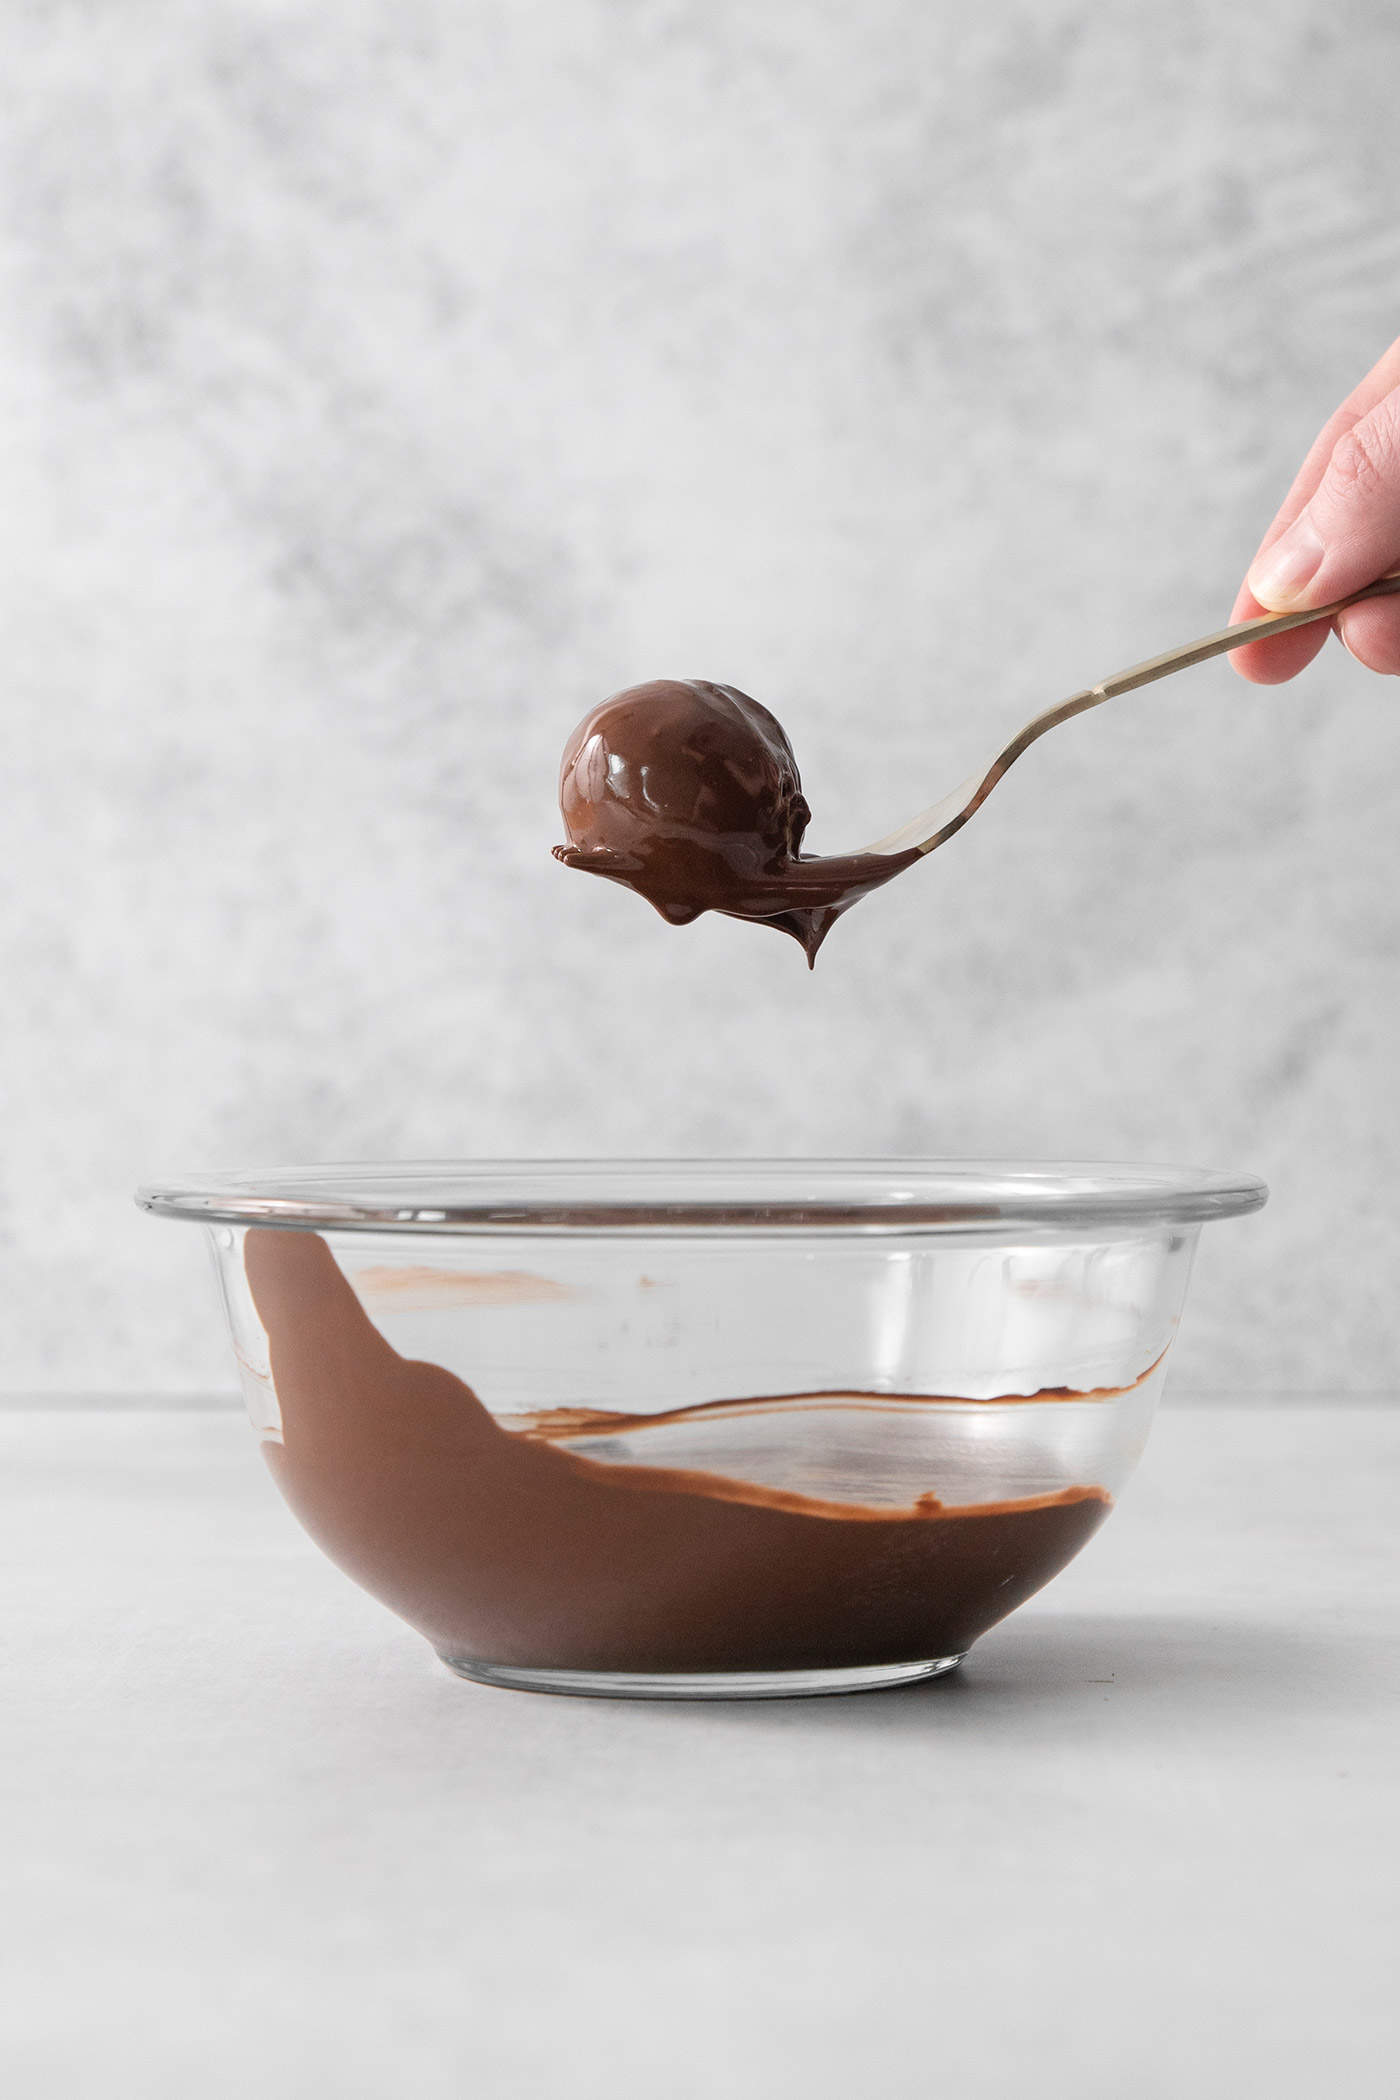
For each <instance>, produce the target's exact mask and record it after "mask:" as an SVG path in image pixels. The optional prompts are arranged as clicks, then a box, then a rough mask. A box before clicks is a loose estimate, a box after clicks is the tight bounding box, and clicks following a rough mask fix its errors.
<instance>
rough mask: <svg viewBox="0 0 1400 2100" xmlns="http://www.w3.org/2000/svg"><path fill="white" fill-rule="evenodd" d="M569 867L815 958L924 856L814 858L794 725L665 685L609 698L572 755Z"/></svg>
mask: <svg viewBox="0 0 1400 2100" xmlns="http://www.w3.org/2000/svg"><path fill="white" fill-rule="evenodd" d="M559 807H560V812H561V814H562V816H563V819H564V828H565V830H566V832H567V833H568V839H569V843H568V844H567V845H566V846H556V847H555V849H554V852H555V856H556V858H557V859H559V860H561V861H563V862H564V864H565V866H566V867H570V868H581V869H583V870H584V871H585V873H587V874H592V875H605V876H607V877H608V879H609V880H610V881H612V882H620V883H624V884H625V885H626V886H627V887H628V888H629V889H634V890H636V891H637V893H638V894H639V895H640V896H643V897H645V898H646V899H647V902H648V903H649V904H652V905H654V906H655V908H656V910H657V911H659V912H660V914H661V916H662V917H663V918H664V919H669V920H670V921H671V923H672V924H673V925H677V926H682V925H685V924H686V923H687V921H689V920H691V919H695V918H698V917H699V915H700V913H701V912H703V911H718V912H724V913H725V914H726V915H727V916H728V917H730V918H735V919H756V920H759V921H761V922H763V923H766V924H767V925H770V926H774V927H777V928H778V930H779V931H780V932H783V933H790V934H791V935H792V936H793V938H794V939H795V940H797V941H800V942H801V944H802V946H803V948H804V949H805V950H806V953H807V960H808V962H809V963H813V962H815V960H816V955H817V950H818V948H820V946H821V944H822V942H823V941H824V940H825V938H826V936H827V934H828V933H829V932H830V930H831V928H832V926H833V925H834V924H835V923H836V920H837V919H838V918H839V917H840V915H841V913H842V912H844V911H848V910H849V909H850V907H851V905H853V904H855V903H858V902H859V900H860V899H861V898H862V897H865V896H868V895H869V893H870V891H871V890H873V889H878V888H879V887H880V885H881V884H882V883H885V882H888V881H889V880H890V878H891V877H892V876H894V875H898V874H899V873H900V871H901V870H902V869H904V868H907V867H909V866H910V865H911V864H912V863H913V862H914V861H916V860H917V859H918V858H919V855H918V853H917V851H916V850H914V849H910V850H909V851H907V852H904V853H848V854H829V855H825V856H820V855H813V854H806V855H804V854H803V852H802V850H801V849H802V839H803V834H804V833H805V831H806V829H807V823H808V820H809V818H810V816H811V811H810V809H809V808H808V806H807V802H806V798H805V797H804V795H803V793H802V782H801V778H800V776H799V774H798V771H797V760H796V759H795V758H794V756H793V752H792V746H791V744H790V743H789V742H788V740H787V736H786V733H785V732H784V730H783V727H782V724H781V723H780V722H779V721H778V720H777V719H776V717H775V716H773V715H771V714H770V713H769V712H768V709H767V708H766V707H761V706H760V705H759V703H758V701H757V700H751V699H750V698H749V696H748V694H747V693H741V692H739V691H738V689H737V688H736V687H734V686H730V685H711V684H709V683H707V682H706V681H705V680H704V679H677V678H658V679H653V680H652V681H651V682H650V683H649V684H647V685H636V686H630V687H629V688H628V689H627V690H626V691H625V692H621V693H615V694H614V695H613V697H612V698H611V699H610V700H604V701H603V702H602V704H601V705H600V706H598V707H595V708H594V709H593V711H592V713H591V714H588V715H586V716H585V717H584V719H583V721H582V722H581V723H580V724H579V726H578V728H577V729H576V730H575V731H574V733H573V735H572V736H571V737H570V738H569V741H568V743H567V744H566V746H565V748H564V758H563V763H562V765H561V768H560V775H559Z"/></svg>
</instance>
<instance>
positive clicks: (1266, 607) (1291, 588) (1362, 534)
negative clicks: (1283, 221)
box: [1230, 341, 1400, 685]
mask: <svg viewBox="0 0 1400 2100" xmlns="http://www.w3.org/2000/svg"><path fill="white" fill-rule="evenodd" d="M1394 569H1400V341H1396V342H1394V343H1392V344H1391V346H1390V348H1389V349H1388V350H1387V351H1386V353H1385V356H1384V357H1383V358H1382V359H1381V361H1380V363H1379V364H1378V365H1376V366H1375V368H1374V369H1373V370H1372V371H1370V372H1368V373H1367V375H1366V377H1365V378H1364V379H1363V380H1362V382H1361V384H1360V386H1359V387H1357V389H1356V391H1355V393H1353V394H1351V395H1349V396H1348V398H1347V399H1346V400H1345V401H1344V402H1343V403H1342V405H1341V407H1340V408H1339V409H1338V410H1337V413H1336V414H1335V415H1334V416H1333V417H1332V419H1331V421H1330V422H1328V423H1327V424H1326V425H1325V426H1324V427H1323V430H1322V432H1321V434H1320V435H1319V437H1318V439H1317V442H1316V443H1315V444H1314V446H1313V448H1312V450H1311V451H1310V452H1309V454H1308V456H1307V458H1306V459H1305V460H1304V461H1303V465H1302V468H1301V470H1300V472H1299V474H1298V478H1297V480H1296V481H1295V482H1294V484H1293V486H1292V488H1291V489H1290V490H1289V491H1288V496H1287V498H1286V500H1285V502H1284V505H1283V508H1282V509H1281V510H1280V512H1279V514H1278V516H1277V517H1276V518H1275V519H1274V522H1273V524H1272V525H1271V526H1270V527H1269V529H1268V531H1267V532H1266V533H1265V535H1264V540H1263V544H1262V546H1261V547H1260V549H1259V552H1258V553H1257V554H1256V555H1255V557H1254V560H1253V562H1252V563H1251V565H1250V570H1249V574H1248V576H1247V577H1246V579H1245V581H1244V583H1243V585H1242V586H1241V588H1240V594H1239V596H1238V598H1237V599H1236V600H1235V609H1234V611H1233V613H1231V615H1230V618H1231V620H1232V621H1235V620H1252V619H1253V618H1254V617H1255V616H1256V614H1258V613H1261V612H1294V611H1297V612H1302V611H1303V610H1304V609H1305V608H1306V607H1308V606H1310V605H1326V604H1328V603H1329V602H1330V601H1331V600H1332V599H1334V598H1345V597H1346V595H1347V593H1348V592H1349V591H1359V590H1360V589H1361V588H1362V587H1363V586H1364V585H1365V584H1368V583H1374V582H1375V580H1376V578H1377V577H1378V576H1386V575H1388V574H1389V573H1390V572H1391V571H1392V570H1394ZM1330 624H1331V625H1332V626H1334V627H1335V628H1336V630H1337V632H1338V633H1339V634H1340V636H1341V638H1342V640H1343V641H1344V642H1345V643H1346V646H1347V648H1348V649H1350V651H1351V653H1352V655H1353V656H1354V657H1355V658H1356V659H1357V661H1358V662H1359V663H1363V664H1365V665H1366V666H1367V668H1368V669H1369V670H1372V671H1386V672H1389V673H1391V674H1392V675H1393V676H1394V675H1400V598H1373V599H1371V600H1369V601H1368V602H1367V603H1366V604H1365V605H1353V606H1351V607H1350V608H1349V609H1348V610H1347V611H1346V612H1344V613H1340V614H1339V615H1338V616H1337V618H1336V620H1335V621H1333V622H1331V623H1330ZM1328 626H1329V623H1328V622H1327V621H1325V620H1319V621H1317V622H1315V624H1314V625H1312V626H1311V627H1295V628H1293V629H1292V630H1291V631H1290V632H1289V633H1288V634H1277V635H1273V636H1271V637H1270V639H1269V640H1268V641H1267V642H1249V643H1246V645H1245V646H1244V648H1242V649H1235V650H1233V651H1232V652H1231V656H1230V661H1231V663H1232V664H1233V665H1234V667H1235V669H1236V670H1237V671H1238V672H1239V673H1240V675H1241V677H1244V678H1248V679H1249V680H1250V682H1251V683H1252V684H1254V685H1281V684H1282V683H1283V681H1284V680H1285V679H1286V678H1292V677H1294V676H1296V674H1297V673H1298V672H1299V671H1301V670H1302V669H1303V668H1304V667H1305V665H1307V664H1310V663H1311V662H1312V660H1313V658H1314V657H1315V656H1316V655H1317V652H1318V650H1319V649H1320V648H1321V647H1322V645H1323V643H1324V642H1325V641H1326V639H1327V634H1328Z"/></svg>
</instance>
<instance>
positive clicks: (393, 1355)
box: [244, 1227, 1110, 1674]
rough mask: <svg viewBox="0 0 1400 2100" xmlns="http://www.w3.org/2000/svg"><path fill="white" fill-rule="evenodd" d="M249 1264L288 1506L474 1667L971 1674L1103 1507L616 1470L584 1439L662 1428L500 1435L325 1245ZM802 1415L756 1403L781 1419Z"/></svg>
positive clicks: (463, 1388) (258, 1238)
mask: <svg viewBox="0 0 1400 2100" xmlns="http://www.w3.org/2000/svg"><path fill="white" fill-rule="evenodd" d="M244 1262H245V1267H246V1273H247V1278H248V1283H249V1286H250V1289H251V1292H252V1297H253V1301H254V1304H255V1306H256V1310H257V1314H258V1317H259V1319H260V1321H261V1323H262V1325H263V1327H264V1328H265V1330H266V1333H267V1336H268V1341H269V1348H270V1362H271V1370H272V1380H273V1384H274V1387H275V1389H276V1394H277V1400H278V1405H279V1408H280V1412H281V1417H282V1441H281V1443H276V1442H269V1443H268V1444H266V1445H265V1449H266V1451H267V1456H268V1462H269V1464H270V1465H271V1467H272V1470H273V1472H274V1474H275V1475H276V1478H277V1481H278V1484H279V1486H280V1487H281V1489H282V1492H283V1494H284V1495H285V1497H286V1499H287V1501H288V1502H289V1503H290V1504H291V1506H292V1508H293V1509H294V1510H295V1511H296V1513H297V1515H298V1516H299V1517H300V1519H301V1521H302V1523H303V1524H304V1525H305V1527H306V1529H307V1530H308V1531H309V1532H310V1533H311V1535H312V1537H313V1538H314V1539H315V1540H316V1541H317V1542H318V1544H319V1545H320V1546H321V1547H322V1548H323V1549H324V1550H325V1552H326V1553H328V1554H329V1555H330V1557H331V1558H332V1559H333V1560H334V1561H336V1562H337V1563H338V1564H339V1565H340V1566H341V1567H342V1568H344V1569H345V1570H346V1572H347V1573H348V1574H350V1575H352V1576H353V1577H354V1578H355V1580H356V1581H358V1582H360V1583H361V1584H362V1585H363V1586H364V1587H365V1588H366V1589H367V1590H369V1591H371V1592H372V1593H373V1595H375V1596H376V1597H378V1598H380V1599H381V1600H382V1601H383V1602H384V1603H385V1604H387V1605H389V1606H390V1607H391V1608H392V1609H393V1610H394V1611H396V1612H398V1613H399V1614H400V1615H401V1616H402V1617H403V1618H405V1619H407V1620H408V1621H409V1623H410V1624H411V1625H413V1626H415V1627H417V1628H418V1630H419V1631H420V1632H422V1633H424V1634H426V1636H427V1637H428V1639H429V1640H430V1641H431V1642H432V1643H433V1645H434V1646H435V1647H436V1648H437V1649H438V1650H439V1652H440V1653H441V1654H442V1655H443V1656H444V1657H445V1658H447V1659H448V1660H449V1661H452V1662H454V1663H456V1664H459V1665H462V1666H466V1667H470V1666H472V1665H474V1664H475V1665H483V1666H485V1665H492V1664H495V1665H501V1666H504V1667H510V1666H515V1667H520V1668H525V1669H531V1668H533V1669H540V1670H546V1671H548V1670H562V1671H569V1670H577V1671H598V1672H611V1673H638V1674H641V1673H651V1672H655V1673H684V1672H767V1671H801V1670H808V1669H817V1670H834V1669H855V1668H860V1667H863V1666H868V1665H878V1664H898V1663H905V1662H908V1663H915V1662H924V1661H927V1660H928V1659H930V1658H938V1657H956V1656H958V1655H961V1654H962V1653H963V1652H964V1651H965V1650H966V1649H967V1648H968V1647H969V1646H970V1645H971V1643H972V1642H973V1641H974V1640H975V1639H976V1638H977V1636H978V1635H979V1634H981V1633H984V1632H985V1631H986V1630H987V1628H988V1627H990V1626H993V1625H995V1624H996V1623H997V1621H998V1620H1000V1619H1002V1618H1004V1617H1005V1616H1006V1615H1007V1613H1008V1612H1010V1611H1012V1610H1014V1609H1015V1607H1016V1606H1017V1605H1018V1604H1020V1603H1022V1602H1023V1601H1024V1599H1025V1598H1027V1597H1029V1596H1031V1595H1032V1594H1033V1593H1034V1592H1035V1591H1036V1590H1038V1589H1040V1588H1041V1587H1042V1585H1043V1584H1044V1583H1046V1582H1048V1581H1049V1579H1050V1578H1051V1576H1052V1575H1054V1574H1056V1573H1057V1572H1058V1570H1059V1569H1061V1568H1062V1567H1064V1566H1065V1564H1066V1563H1067V1562H1068V1561H1069V1560H1070V1559H1072V1558H1073V1556H1074V1554H1075V1553H1077V1552H1078V1550H1079V1548H1080V1547H1081V1546H1082V1545H1083V1544H1084V1542H1085V1540H1086V1539H1087V1538H1088V1537H1089V1535H1090V1534H1091V1533H1092V1532H1093V1531H1094V1530H1095V1529H1097V1527H1098V1525H1099V1524H1100V1523H1101V1522H1102V1520H1103V1518H1104V1517H1105V1516H1106V1515H1107V1513H1108V1510H1109V1507H1110V1498H1109V1495H1108V1493H1107V1492H1106V1490H1105V1489H1103V1488H1101V1487H1093V1486H1083V1487H1070V1488H1066V1489H1064V1490H1062V1491H1061V1492H1059V1493H1055V1494H1049V1495H1039V1496H1034V1497H1031V1498H1028V1499H1025V1500H1022V1501H1004V1502H996V1503H979V1504H974V1505H969V1506H966V1507H951V1508H950V1507H945V1506H943V1505H942V1504H941V1503H940V1502H939V1501H938V1500H937V1499H936V1497H935V1495H934V1493H932V1492H929V1493H925V1494H921V1495H920V1496H919V1497H918V1498H917V1500H915V1501H914V1502H912V1503H911V1504H909V1505H908V1506H906V1507H879V1508H875V1507H866V1506H863V1505H861V1504H859V1503H853V1502H842V1501H825V1500H821V1499H818V1498H816V1497H813V1496H808V1495H804V1494H794V1493H790V1492H786V1491H784V1490H781V1489H777V1488H772V1487H765V1486H761V1485H758V1484H756V1483H754V1482H751V1481H746V1480H743V1479H739V1478H734V1477H731V1476H730V1475H728V1474H725V1473H709V1472H703V1471H696V1470H691V1469H689V1468H676V1467H666V1466H649V1465H645V1464H609V1463H605V1462H603V1461H602V1460H600V1459H598V1458H596V1457H590V1456H586V1455H584V1454H582V1453H580V1452H578V1451H575V1450H571V1449H569V1448H568V1443H569V1441H570V1440H571V1439H574V1438H577V1437H578V1436H579V1435H580V1433H581V1432H586V1431H587V1430H588V1429H589V1427H590V1426H592V1427H593V1428H594V1429H595V1430H596V1429H597V1428H598V1427H600V1426H603V1427H608V1426H616V1424H617V1423H618V1422H619V1421H621V1420H623V1419H628V1420H630V1422H631V1424H632V1426H633V1428H634V1429H641V1430H643V1431H645V1430H646V1428H647V1426H648V1425H649V1424H652V1423H657V1424H660V1423H664V1422H665V1421H666V1420H667V1419H670V1418H668V1417H666V1416H664V1415H661V1416H656V1417H652V1416H635V1417H631V1418H623V1417H619V1416H617V1415H608V1416H606V1417H602V1416H600V1417H598V1418H597V1419H596V1420H595V1421H591V1420H590V1418H589V1417H587V1416H584V1415H577V1414H570V1415H568V1416H567V1417H566V1418H565V1419H562V1420H556V1419H552V1418H551V1417H549V1416H547V1415H540V1416H537V1417H535V1418H533V1421H532V1424H531V1427H530V1428H529V1429H528V1430H527V1431H526V1432H522V1431H520V1430H513V1429H506V1428H503V1427H502V1426H501V1425H500V1424H499V1423H498V1422H497V1421H496V1420H495V1419H494V1418H493V1416H492V1415H491V1414H490V1413H489V1412H488V1410H487V1409H486V1408H485V1407H484V1406H483V1405H482V1404H481V1402H480V1401H479V1400H478V1399H477V1397H476V1395H475V1394H474V1393H473V1392H472V1391H471V1389H470V1387H468V1386H467V1385H465V1384H464V1383H463V1382H462V1380H461V1379H459V1378H457V1377H456V1376H455V1375H454V1374H453V1373H452V1372H450V1371H448V1370H445V1369H443V1368H441V1367H440V1366H438V1365H435V1364H431V1363H419V1362H412V1361H410V1360H408V1359H406V1358H404V1357H402V1356H400V1355H399V1354H398V1353H397V1351H395V1350H394V1349H393V1348H391V1347H390V1345H389V1343H388V1342H387V1341H386V1340H385V1339H384V1337H383V1336H382V1335H381V1334H380V1333H379V1331H378V1329H377V1328H376V1327H375V1326H374V1324H373V1323H372V1321H371V1320H370V1319H369V1317H368V1316H367V1314H366V1313H365V1312H364V1310H363V1308H362V1307H361V1305H360V1302H359V1299H358V1298H357V1297H356V1294H355V1292H354V1290H353V1288H352V1287H351V1285H350V1283H349V1282H348V1280H347V1279H346V1277H345V1276H344V1274H343V1273H342V1271H341V1269H340V1268H339V1266H338V1264H337V1262H336V1260H335V1258H334V1256H333V1254H332V1253H331V1250H330V1248H329V1246H328V1245H327V1244H326V1242H325V1241H324V1240H323V1239H322V1238H321V1237H320V1236H319V1235H318V1234H316V1233H312V1232H306V1231H285V1230H277V1229H270V1228H266V1227H258V1228H254V1229H252V1230H251V1231H249V1232H248V1234H247V1238H246V1241H245V1248H244ZM805 1397H807V1398H810V1397H812V1396H805ZM846 1397H847V1398H849V1399H851V1400H853V1401H854V1400H857V1399H858V1398H859V1396H846ZM885 1397H886V1398H887V1399H888V1400H890V1401H892V1402H893V1401H898V1399H899V1398H900V1396H897V1395H890V1396H885ZM909 1397H910V1404H916V1403H917V1401H918V1399H919V1398H920V1396H909ZM1045 1397H1049V1396H1045ZM1066 1397H1069V1396H1066ZM1090 1397H1099V1396H1097V1395H1095V1396H1090ZM803 1398H804V1396H801V1395H794V1396H788V1397H787V1398H785V1399H778V1400H773V1401H768V1402H756V1403H750V1404H749V1405H750V1406H751V1407H762V1408H767V1409H771V1410H773V1412H774V1413H775V1414H778V1413H780V1412H781V1410H782V1409H783V1408H785V1407H791V1406H792V1405H793V1404H794V1402H795V1401H800V1400H802V1399H803ZM925 1404H927V1402H926V1401H925ZM700 1412H704V1410H701V1411H700Z"/></svg>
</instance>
